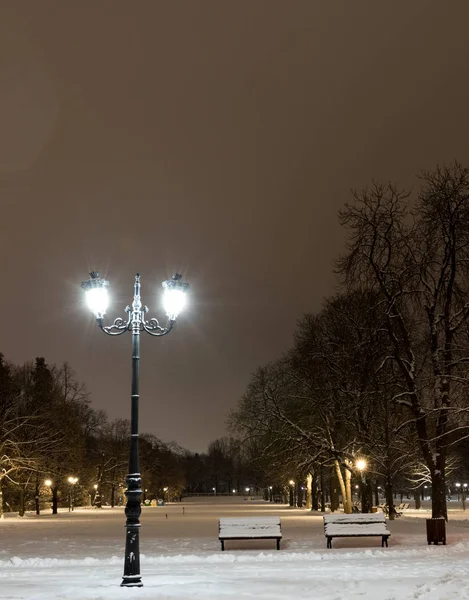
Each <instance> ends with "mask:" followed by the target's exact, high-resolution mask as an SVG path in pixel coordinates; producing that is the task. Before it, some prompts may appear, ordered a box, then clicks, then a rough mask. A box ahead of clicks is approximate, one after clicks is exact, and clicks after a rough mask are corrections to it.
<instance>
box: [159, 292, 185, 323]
mask: <svg viewBox="0 0 469 600" xmlns="http://www.w3.org/2000/svg"><path fill="white" fill-rule="evenodd" d="M186 303H187V297H186V293H185V292H183V291H182V290H178V289H175V288H166V290H165V292H164V297H163V306H164V309H165V312H166V314H167V315H168V317H169V318H170V319H171V320H175V319H176V318H177V316H178V315H179V313H180V312H181V310H183V309H184V308H185V306H186Z"/></svg>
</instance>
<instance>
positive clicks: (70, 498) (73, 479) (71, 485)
mask: <svg viewBox="0 0 469 600" xmlns="http://www.w3.org/2000/svg"><path fill="white" fill-rule="evenodd" d="M77 481H78V477H69V478H68V483H69V495H68V512H70V511H71V510H74V509H75V507H74V500H75V492H74V491H73V490H74V487H75V484H76V483H77Z"/></svg>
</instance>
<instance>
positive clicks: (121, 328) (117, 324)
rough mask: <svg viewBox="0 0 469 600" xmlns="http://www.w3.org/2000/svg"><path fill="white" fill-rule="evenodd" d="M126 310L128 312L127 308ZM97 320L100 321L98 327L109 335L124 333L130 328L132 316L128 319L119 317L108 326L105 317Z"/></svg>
mask: <svg viewBox="0 0 469 600" xmlns="http://www.w3.org/2000/svg"><path fill="white" fill-rule="evenodd" d="M126 312H128V311H127V309H126ZM96 320H97V322H98V327H99V328H100V329H101V331H103V332H104V333H106V334H107V335H122V334H123V333H125V332H126V331H129V329H130V323H131V318H130V317H129V318H128V319H127V321H125V320H124V319H122V317H117V319H114V323H113V324H112V325H107V326H106V325H104V319H103V318H102V317H101V318H98V319H96Z"/></svg>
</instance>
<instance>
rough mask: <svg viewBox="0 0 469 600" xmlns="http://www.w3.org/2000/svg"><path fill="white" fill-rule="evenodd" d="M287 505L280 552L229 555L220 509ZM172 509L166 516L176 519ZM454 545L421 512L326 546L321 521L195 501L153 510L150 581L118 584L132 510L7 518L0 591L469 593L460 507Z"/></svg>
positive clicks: (96, 595)
mask: <svg viewBox="0 0 469 600" xmlns="http://www.w3.org/2000/svg"><path fill="white" fill-rule="evenodd" d="M243 514H244V515H249V514H271V515H272V514H279V515H280V516H281V518H282V530H283V536H284V538H283V541H282V550H281V551H280V552H277V551H276V550H275V549H274V547H275V543H274V542H272V541H267V540H265V541H256V542H231V544H230V543H229V542H228V543H227V551H226V552H224V553H222V552H221V551H220V549H219V543H218V540H217V530H216V525H217V519H218V517H219V516H242V515H243ZM166 515H167V517H166ZM452 516H453V518H452V520H451V521H450V523H449V526H448V545H447V546H445V547H443V546H438V547H434V546H431V547H429V546H427V545H426V539H425V522H424V520H423V519H422V518H419V517H406V518H401V519H399V520H397V521H395V522H392V523H390V529H391V531H392V534H393V535H392V537H391V539H390V547H389V548H388V549H381V548H380V546H379V540H377V539H375V538H361V539H359V540H336V541H334V546H335V548H334V549H333V550H326V549H325V539H324V535H323V528H322V518H321V517H320V516H319V515H313V514H311V513H307V512H305V511H302V510H298V509H294V510H291V509H288V508H286V507H283V506H280V507H279V506H272V505H270V506H269V505H264V504H262V503H259V504H254V503H252V504H249V505H242V504H239V505H229V504H200V505H198V504H195V503H194V504H186V505H185V514H184V515H183V514H182V506H181V505H173V506H166V507H163V508H149V509H145V510H144V513H143V515H142V524H143V527H142V538H141V549H142V554H143V556H142V576H143V582H144V587H143V588H140V589H128V588H125V589H123V588H120V587H119V583H120V580H121V575H122V563H123V561H122V553H123V537H124V535H123V533H124V529H123V523H124V520H123V511H122V510H121V509H115V510H104V511H102V512H101V513H100V512H98V511H90V510H81V511H75V513H72V514H68V513H62V514H60V515H58V516H56V517H52V516H49V515H43V516H41V517H40V518H36V517H27V518H24V519H18V518H13V519H12V518H6V519H4V520H2V521H0V598H2V600H7V599H15V600H17V599H24V600H26V599H28V600H40V599H41V600H46V599H47V600H54V599H59V598H60V599H62V598H63V599H65V598H67V599H69V600H78V599H81V600H86V599H88V598H93V599H94V600H111V599H112V600H114V599H116V600H118V599H120V598H145V599H146V598H153V599H164V598H167V599H172V600H184V599H190V598H204V599H205V600H208V599H224V598H238V599H240V598H243V599H251V598H252V599H254V598H256V599H264V598H265V599H267V598H268V599H269V600H276V599H282V600H286V599H287V600H288V599H290V598H291V599H292V600H293V599H305V600H306V599H316V598H317V599H321V600H324V599H327V600H329V599H331V600H345V599H347V600H354V599H359V598H360V599H363V598H370V599H371V598H373V600H392V599H393V600H403V599H415V598H421V599H423V600H425V599H428V600H434V599H448V600H449V599H452V598H461V599H462V598H466V599H467V598H469V522H468V521H466V520H465V515H464V513H459V512H455V513H453V515H452Z"/></svg>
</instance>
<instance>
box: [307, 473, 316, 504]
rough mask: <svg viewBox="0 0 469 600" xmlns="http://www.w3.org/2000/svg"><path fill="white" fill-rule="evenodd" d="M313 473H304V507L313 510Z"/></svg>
mask: <svg viewBox="0 0 469 600" xmlns="http://www.w3.org/2000/svg"><path fill="white" fill-rule="evenodd" d="M313 503H314V500H313V475H312V474H311V473H308V474H307V475H306V508H308V509H309V510H313V508H312V507H313Z"/></svg>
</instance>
